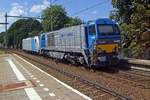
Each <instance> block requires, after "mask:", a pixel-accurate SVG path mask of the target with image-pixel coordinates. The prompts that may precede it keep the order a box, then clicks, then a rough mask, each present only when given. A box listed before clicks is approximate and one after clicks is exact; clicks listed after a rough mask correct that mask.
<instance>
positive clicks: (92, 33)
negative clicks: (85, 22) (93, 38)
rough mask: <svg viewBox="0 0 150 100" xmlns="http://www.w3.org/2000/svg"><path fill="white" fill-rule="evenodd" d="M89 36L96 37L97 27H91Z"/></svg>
mask: <svg viewBox="0 0 150 100" xmlns="http://www.w3.org/2000/svg"><path fill="white" fill-rule="evenodd" d="M89 35H96V30H95V25H92V26H89Z"/></svg>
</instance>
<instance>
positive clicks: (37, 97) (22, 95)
mask: <svg viewBox="0 0 150 100" xmlns="http://www.w3.org/2000/svg"><path fill="white" fill-rule="evenodd" d="M0 100H92V99H91V98H89V97H88V96H86V95H84V94H82V93H80V92H79V91H77V90H75V89H73V88H72V87H70V86H68V85H67V84H65V83H63V82H61V81H60V80H58V79H56V78H55V77H53V76H51V75H50V74H48V73H46V72H44V71H43V70H41V69H39V68H37V67H36V66H35V65H33V64H31V63H30V62H28V61H26V60H25V59H23V58H21V57H20V56H18V55H16V54H2V55H0Z"/></svg>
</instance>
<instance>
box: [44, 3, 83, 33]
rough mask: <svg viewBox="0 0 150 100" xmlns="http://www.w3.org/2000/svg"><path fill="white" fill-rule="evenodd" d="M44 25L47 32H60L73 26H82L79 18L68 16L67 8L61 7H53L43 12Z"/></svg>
mask: <svg viewBox="0 0 150 100" xmlns="http://www.w3.org/2000/svg"><path fill="white" fill-rule="evenodd" d="M42 16H43V18H44V19H43V21H42V25H43V28H44V31H45V32H48V31H52V30H58V29H61V28H63V27H65V26H73V25H78V24H81V20H80V19H79V18H72V17H69V16H67V12H66V11H65V8H63V7H62V6H61V5H53V6H51V7H48V8H47V9H45V10H44V11H43V14H42Z"/></svg>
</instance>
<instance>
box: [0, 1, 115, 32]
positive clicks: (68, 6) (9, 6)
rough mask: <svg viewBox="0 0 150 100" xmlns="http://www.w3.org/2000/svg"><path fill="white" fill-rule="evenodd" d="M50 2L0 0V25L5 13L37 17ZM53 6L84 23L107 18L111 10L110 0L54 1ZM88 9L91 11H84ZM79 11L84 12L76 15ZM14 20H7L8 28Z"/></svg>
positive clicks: (1, 26)
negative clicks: (58, 6)
mask: <svg viewBox="0 0 150 100" xmlns="http://www.w3.org/2000/svg"><path fill="white" fill-rule="evenodd" d="M50 1H51V0H0V23H1V22H4V21H5V18H4V15H5V13H6V12H7V13H8V15H15V16H21V15H22V16H34V17H39V16H41V12H42V11H43V10H44V9H46V8H47V7H48V6H49V5H50ZM52 1H54V0H52ZM54 4H58V5H62V6H63V7H64V8H65V10H66V12H67V14H68V15H69V16H72V17H79V18H80V19H82V20H84V21H88V20H94V19H97V18H106V17H109V13H110V11H111V10H112V9H113V7H112V5H111V0H56V2H55V3H54ZM95 4H98V6H94V7H93V5H95ZM91 6H92V8H91ZM89 7H90V8H91V9H88V10H84V9H85V8H89ZM81 10H84V12H82V13H77V12H80V11H81ZM16 20H17V19H16V18H8V23H9V25H8V27H9V26H10V25H11V24H12V23H13V22H14V21H16ZM2 31H5V27H4V25H0V32H2Z"/></svg>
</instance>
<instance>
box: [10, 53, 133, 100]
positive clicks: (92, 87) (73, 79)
mask: <svg viewBox="0 0 150 100" xmlns="http://www.w3.org/2000/svg"><path fill="white" fill-rule="evenodd" d="M9 52H10V51H9ZM11 52H12V51H11ZM11 52H10V53H11ZM13 53H16V54H18V55H20V56H22V57H24V58H26V59H28V60H29V61H32V63H33V62H34V63H37V64H39V65H42V66H47V67H49V68H51V69H52V70H53V71H55V72H57V73H59V74H61V76H62V75H63V78H64V77H65V78H64V79H65V82H66V83H68V84H69V85H71V86H72V87H74V88H76V89H77V90H79V91H81V92H83V93H84V94H86V95H88V96H89V97H91V98H92V99H93V100H131V98H130V97H128V96H125V95H122V94H120V93H118V92H116V91H113V90H111V89H109V88H108V87H105V86H103V85H101V84H99V83H97V82H96V81H91V80H88V79H85V78H83V77H81V76H79V75H75V74H72V73H70V72H67V71H65V70H60V69H58V68H56V67H53V66H51V65H47V64H45V63H44V62H40V61H37V60H36V59H33V58H31V57H28V56H25V55H23V54H21V53H18V52H13Z"/></svg>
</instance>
